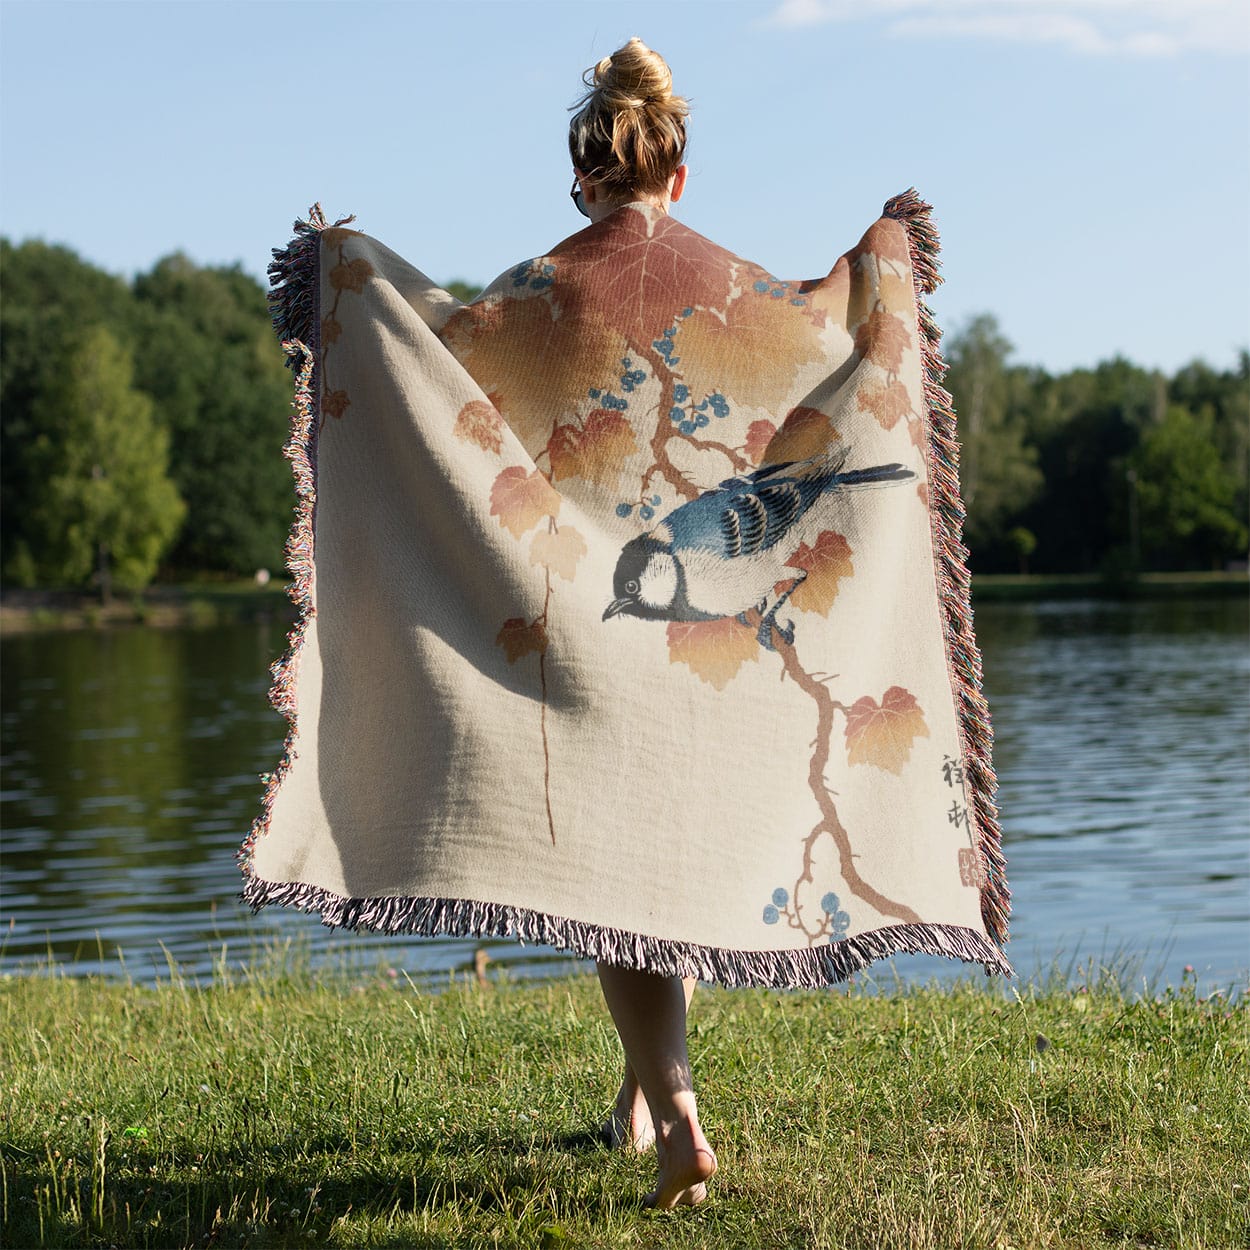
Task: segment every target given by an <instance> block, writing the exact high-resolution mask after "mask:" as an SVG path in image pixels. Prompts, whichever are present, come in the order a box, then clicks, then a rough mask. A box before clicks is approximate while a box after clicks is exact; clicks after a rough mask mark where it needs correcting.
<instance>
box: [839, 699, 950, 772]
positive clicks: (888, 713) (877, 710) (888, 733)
mask: <svg viewBox="0 0 1250 1250" xmlns="http://www.w3.org/2000/svg"><path fill="white" fill-rule="evenodd" d="M928 736H929V727H928V726H927V725H926V724H925V723H924V712H923V711H922V709H921V707H920V705H919V704H918V703H917V702H916V698H915V696H914V695H912V694H909V693H908V692H907V691H906V690H904V689H903V687H902V686H891V687H890V688H889V690H887V691H886V692H885V694H884V695H883V696H882V698H881V702H880V703H879V704H878V703H877V701H876V699H874V698H872V697H871V695H865V696H864V697H863V698H862V699H857V700H856V701H855V702H854V703H853V704H852V705H851V706H850V707H849V708H848V709H847V713H846V754H847V763H849V764H871V765H873V767H874V768H880V769H883V770H885V771H886V772H891V773H901V772H902V771H903V765H904V764H906V763H907V761H908V759H909V758H910V757H911V745H912V742H913V741H914V740H915V739H916V738H927V737H928Z"/></svg>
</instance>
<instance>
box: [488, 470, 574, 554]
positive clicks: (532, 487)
mask: <svg viewBox="0 0 1250 1250" xmlns="http://www.w3.org/2000/svg"><path fill="white" fill-rule="evenodd" d="M559 511H560V494H559V492H558V491H557V490H556V489H555V488H554V487H553V486H552V485H551V483H550V482H549V481H547V479H546V478H545V477H544V476H543V475H542V473H540V472H539V471H538V470H537V469H535V470H534V471H533V472H532V473H531V472H530V471H529V470H527V469H526V468H525V466H524V465H519V464H518V465H512V466H511V467H510V468H507V469H504V470H503V471H502V472H501V473H500V474H499V476H498V477H496V478H495V483H494V485H493V486H492V487H491V488H490V514H491V516H497V517H498V518H499V524H500V525H502V526H503V527H504V528H505V529H507V530H509V531H510V532H511V533H512V535H513V537H514V538H520V537H521V535H522V534H524V533H525V531H526V530H528V529H531V528H532V527H533V526H534V525H535V524H536V523H537V522H538V521H539V520H541V519H542V518H543V517H545V516H552V517H553V516H555V515H556V513H557V512H559Z"/></svg>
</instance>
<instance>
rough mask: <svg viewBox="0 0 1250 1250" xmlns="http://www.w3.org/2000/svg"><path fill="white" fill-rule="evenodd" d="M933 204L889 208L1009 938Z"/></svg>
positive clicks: (955, 663)
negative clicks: (912, 296)
mask: <svg viewBox="0 0 1250 1250" xmlns="http://www.w3.org/2000/svg"><path fill="white" fill-rule="evenodd" d="M932 212H933V208H932V205H930V204H926V203H925V202H924V200H922V199H921V198H920V196H919V195H917V194H916V189H915V188H914V187H911V188H909V189H908V190H906V191H904V192H903V193H902V194H901V195H896V196H894V198H893V199H891V200H888V201H887V202H886V204H885V207H884V208H883V209H882V213H883V214H884V215H885V216H886V217H891V218H893V219H894V220H895V221H897V222H900V223H901V224H902V225H903V227H904V228H905V229H906V231H907V238H908V243H909V247H910V252H911V268H912V274H913V276H914V278H915V283H916V305H917V308H918V310H919V322H920V343H921V352H922V356H923V368H924V393H925V402H926V404H927V405H928V409H929V422H928V425H929V470H930V472H929V477H930V483H931V486H932V488H933V498H932V500H931V501H930V502H931V515H932V517H933V519H934V526H933V528H934V540H935V548H936V555H937V566H938V582H939V590H940V592H941V597H942V609H943V611H942V622H943V629H944V632H945V635H946V653H947V657H948V663H949V668H950V670H951V672H952V674H953V677H954V681H955V687H956V690H955V694H956V698H957V700H958V705H959V727H960V737H961V738H962V740H963V754H964V764H965V770H966V775H967V779H968V782H969V789H970V794H971V806H972V809H973V815H974V817H975V819H976V825H977V829H978V830H979V833H980V836H979V838H978V839H977V842H978V847H979V849H980V854H981V867H982V872H983V881H984V884H983V885H982V887H981V917H982V919H983V920H984V922H985V928H986V932H988V933H989V934H990V936H991V937H992V938H993V939H994V940H995V941H996V942H997V943H998V944H999V945H1000V946H1001V945H1002V944H1004V943H1005V942H1006V941H1007V940H1008V932H1007V927H1008V926H1007V920H1008V916H1009V915H1010V912H1011V892H1010V890H1008V888H1007V878H1006V860H1005V859H1004V857H1003V851H1002V830H1001V828H1000V827H999V823H998V808H997V805H996V804H995V802H994V792H995V790H996V789H997V786H998V781H997V778H996V777H995V775H994V768H993V765H992V763H991V753H992V749H993V742H994V733H993V728H992V726H991V724H990V714H989V709H988V708H987V706H986V703H985V697H984V695H982V693H981V652H980V650H979V649H978V648H977V645H976V640H975V637H974V634H973V629H972V598H971V585H972V582H971V577H970V575H969V572H968V548H967V547H965V546H964V544H963V541H962V534H963V524H964V516H965V514H966V510H965V508H964V504H963V500H962V498H961V496H960V493H959V440H958V435H957V431H956V423H955V409H954V407H953V405H952V401H951V395H950V392H949V391H947V390H945V389H944V388H943V386H942V379H943V377H944V376H945V374H946V362H945V361H944V360H943V359H942V354H941V339H942V332H941V330H940V329H939V328H938V325H937V322H936V321H935V320H934V319H933V314H932V313H931V312H930V310H929V307H928V305H927V304H926V303H925V302H924V300H923V299H921V298H920V296H921V295H929V294H931V293H932V292H933V291H934V290H935V289H936V288H937V287H938V286H939V285H940V284H941V282H942V277H941V275H940V274H939V273H938V264H939V262H938V253H939V251H940V250H941V245H940V241H939V239H938V232H937V229H936V227H935V226H934V225H933V222H932V219H931V214H932Z"/></svg>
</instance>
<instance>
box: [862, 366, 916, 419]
mask: <svg viewBox="0 0 1250 1250" xmlns="http://www.w3.org/2000/svg"><path fill="white" fill-rule="evenodd" d="M856 398H857V399H858V400H859V404H860V407H861V408H867V409H868V411H869V412H871V413H872V415H873V416H874V417H876V419H877V424H878V425H879V426H880V427H881V428H882V429H883V430H892V429H893V428H894V427H895V426H896V425H897V424H898V423H899V418H900V417H905V416H906V415H907V414H908V413H909V412H911V410H912V409H911V396H910V395H908V393H907V387H905V386H904V385H903V384H902V383H901V382H900V381H899V380H898V379H897V378H892V379H891V380H890V381H889V382H887V383H886V384H885V385H884V386H882V385H881V384H880V383H879V382H869V383H868V384H867V385H865V386H863V387H861V388H860V390H859V394H858V395H857V396H856Z"/></svg>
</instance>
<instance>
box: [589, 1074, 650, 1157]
mask: <svg viewBox="0 0 1250 1250" xmlns="http://www.w3.org/2000/svg"><path fill="white" fill-rule="evenodd" d="M599 1135H600V1136H601V1137H602V1138H603V1140H604V1142H605V1144H606V1145H608V1146H610V1147H612V1149H613V1150H636V1151H638V1153H639V1154H641V1153H642V1152H643V1151H645V1150H650V1148H651V1147H652V1146H654V1145H655V1128H654V1126H653V1125H652V1123H651V1109H650V1108H649V1107H648V1106H647V1100H646V1099H645V1098H644V1097H643V1096H642V1090H640V1089H639V1088H638V1084H637V1082H634V1083H633V1085H632V1087H631V1085H630V1082H629V1081H628V1080H627V1081H626V1082H625V1083H624V1084H623V1085H622V1086H621V1090H620V1093H619V1094H617V1096H616V1104H615V1106H613V1108H612V1114H611V1115H609V1116H608V1119H607V1122H606V1123H605V1124H604V1126H603V1127H602V1128H601V1129H600V1130H599Z"/></svg>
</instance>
